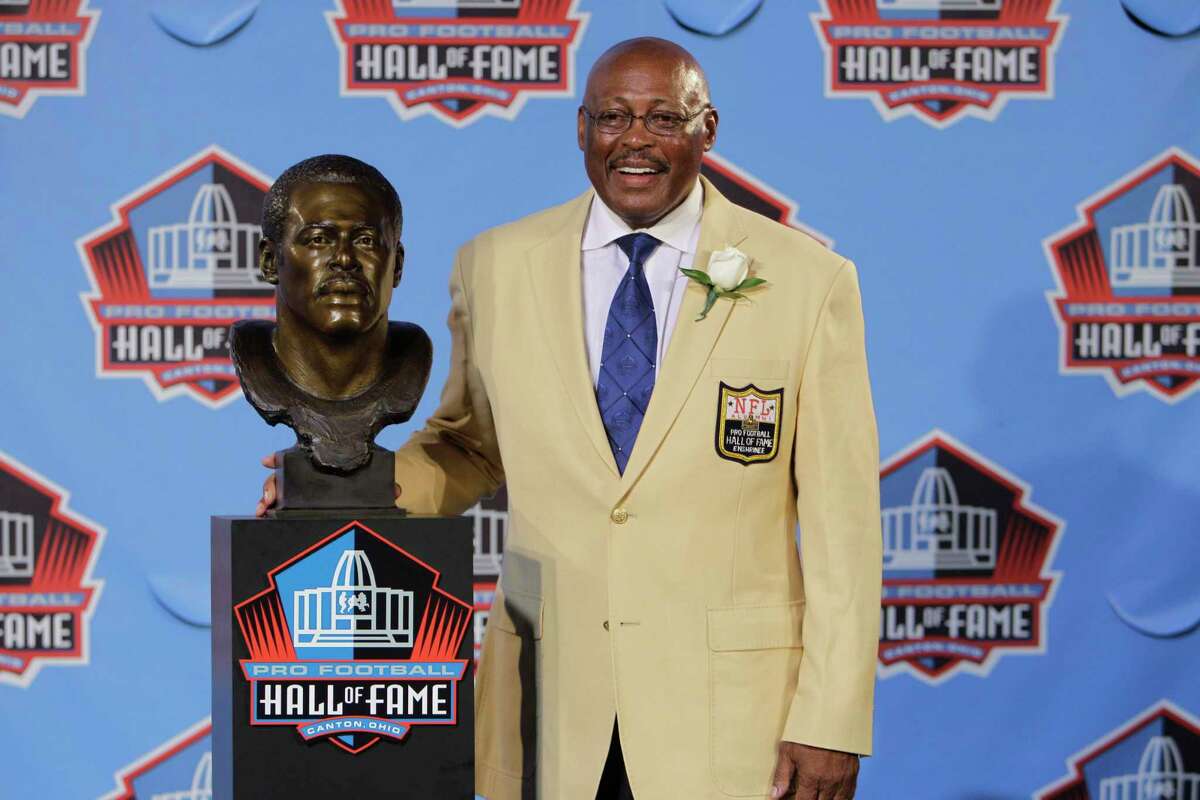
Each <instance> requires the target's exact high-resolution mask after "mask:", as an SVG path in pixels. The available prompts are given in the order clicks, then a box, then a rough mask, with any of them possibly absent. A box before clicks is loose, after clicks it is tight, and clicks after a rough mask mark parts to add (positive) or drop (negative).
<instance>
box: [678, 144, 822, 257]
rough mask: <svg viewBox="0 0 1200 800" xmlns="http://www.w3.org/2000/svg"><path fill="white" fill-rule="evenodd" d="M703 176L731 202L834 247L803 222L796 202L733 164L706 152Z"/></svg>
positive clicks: (702, 163)
mask: <svg viewBox="0 0 1200 800" xmlns="http://www.w3.org/2000/svg"><path fill="white" fill-rule="evenodd" d="M700 174H701V175H703V176H704V177H705V178H708V180H709V181H711V182H712V185H713V186H715V187H717V191H719V192H720V193H721V194H723V195H725V197H726V198H727V199H728V200H729V201H730V202H733V203H737V204H738V205H739V206H741V207H742V208H745V209H748V210H750V211H755V212H757V213H759V214H762V215H763V216H764V217H766V218H767V219H773V220H775V221H776V222H778V223H779V224H781V225H787V226H789V227H792V228H795V229H796V230H798V231H803V232H804V233H807V234H808V235H809V236H811V237H812V238H814V239H816V240H817V241H818V242H820V243H821V244H823V245H825V246H826V247H833V240H832V239H830V238H829V237H828V236H826V235H825V234H824V233H821V232H820V231H818V230H817V229H815V228H813V227H811V226H810V225H806V224H805V223H803V222H801V221H800V217H799V216H797V206H796V202H795V201H794V200H792V199H791V198H790V197H788V196H786V195H785V194H783V192H781V191H779V190H778V189H776V188H774V187H773V186H770V185H769V184H767V183H765V182H764V181H762V180H760V179H758V178H756V177H755V176H753V175H751V174H750V173H749V172H746V171H745V170H743V169H741V168H740V167H738V166H737V165H736V164H734V163H733V162H732V161H729V160H728V159H725V158H723V157H721V156H719V155H717V154H716V153H713V152H709V153H705V154H704V160H703V161H701V162H700Z"/></svg>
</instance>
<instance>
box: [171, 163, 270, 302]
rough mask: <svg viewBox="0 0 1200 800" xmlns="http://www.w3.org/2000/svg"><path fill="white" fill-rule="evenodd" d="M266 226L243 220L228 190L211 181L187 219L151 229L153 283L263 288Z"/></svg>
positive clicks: (199, 192) (201, 190)
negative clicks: (260, 257)
mask: <svg viewBox="0 0 1200 800" xmlns="http://www.w3.org/2000/svg"><path fill="white" fill-rule="evenodd" d="M260 239H262V229H261V228H260V227H259V225H258V223H256V222H238V218H237V209H236V208H235V207H234V205H233V198H232V197H230V196H229V190H228V189H226V188H225V186H224V185H223V184H220V183H206V184H204V185H202V186H201V187H200V188H199V189H197V190H196V198H195V199H194V200H192V207H191V209H190V210H189V211H188V217H187V221H186V222H174V223H168V224H166V225H155V226H152V227H151V228H150V246H149V248H148V249H149V254H150V284H151V286H153V287H155V288H164V289H262V288H264V287H267V286H269V284H267V282H266V281H264V280H263V279H262V277H261V276H260V275H259V272H258V266H257V264H256V261H257V258H258V243H259V240H260Z"/></svg>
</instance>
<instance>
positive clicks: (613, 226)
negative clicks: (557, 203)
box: [582, 180, 704, 253]
mask: <svg viewBox="0 0 1200 800" xmlns="http://www.w3.org/2000/svg"><path fill="white" fill-rule="evenodd" d="M703 211H704V188H703V187H702V186H701V185H700V181H699V180H697V181H696V185H695V186H693V187H692V191H691V192H689V193H688V196H687V197H686V198H684V200H683V202H682V203H680V204H679V205H677V206H676V207H675V208H674V209H672V210H671V213H669V214H667V215H666V216H665V217H663V218H662V219H660V220H659V221H658V222H657V223H655V224H654V225H653V226H651V227H649V228H638V229H637V230H639V231H645V232H646V233H648V234H650V235H651V236H653V237H654V238H655V239H658V240H659V241H660V242H662V243H664V244H667V245H669V246H671V247H673V248H675V249H676V250H678V251H680V252H681V253H690V252H692V251H694V250H695V249H696V243H697V235H696V234H697V231H698V230H699V228H700V215H701V213H702V212H703ZM633 232H634V229H633V228H630V227H629V226H628V225H627V224H625V220H623V219H621V218H620V217H619V216H617V214H616V213H615V212H614V211H613V210H612V209H611V208H609V207H608V206H607V205H605V204H604V201H603V200H601V199H600V195H598V194H597V195H594V196H593V197H592V206H591V208H590V209H589V210H588V219H587V225H586V226H585V227H584V231H583V246H582V249H584V250H599V249H601V248H604V247H607V246H608V245H610V244H612V243H613V242H615V241H616V240H617V239H619V238H621V237H622V236H624V235H626V234H629V233H633Z"/></svg>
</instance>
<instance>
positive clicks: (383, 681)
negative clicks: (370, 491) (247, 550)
mask: <svg viewBox="0 0 1200 800" xmlns="http://www.w3.org/2000/svg"><path fill="white" fill-rule="evenodd" d="M439 577H440V574H439V573H438V571H437V570H435V569H433V568H432V567H430V566H429V565H427V564H425V563H424V562H422V561H420V560H418V559H417V558H415V557H414V556H412V555H410V554H409V553H407V552H405V551H404V550H402V549H401V548H399V547H397V546H396V545H394V544H392V543H391V542H389V541H387V540H386V539H384V538H383V537H381V536H380V535H379V534H377V533H375V532H374V531H372V530H371V529H370V528H367V527H366V526H365V525H363V524H362V523H359V522H352V523H350V524H349V525H346V526H345V527H343V528H341V529H339V530H337V531H335V532H334V533H332V534H330V535H329V536H327V537H326V538H324V539H323V540H321V541H320V542H318V543H316V544H314V545H313V546H312V547H310V548H308V549H307V550H304V551H303V552H301V553H299V554H297V555H296V556H294V557H293V558H291V559H290V560H288V561H286V562H285V563H283V564H281V565H279V566H278V567H276V568H275V569H273V570H271V572H270V586H269V588H267V589H265V590H264V591H262V592H260V593H259V594H257V595H255V596H254V597H252V598H250V599H249V600H246V601H244V602H242V603H239V604H238V605H237V606H236V607H235V608H234V614H235V616H236V618H237V623H238V626H239V628H240V629H241V632H242V638H243V640H244V641H245V643H246V647H247V649H248V650H249V652H250V658H248V659H243V660H242V662H241V664H242V672H243V674H244V676H245V678H246V680H247V681H249V682H250V686H251V690H250V702H251V709H250V724H251V725H256V726H258V725H285V726H291V727H293V728H295V729H296V731H297V733H298V734H299V735H300V737H301V738H302V739H303V740H304V741H313V740H317V739H327V740H328V741H331V742H333V743H334V744H335V745H337V746H339V747H341V748H342V749H344V750H346V751H348V752H350V753H361V752H362V751H363V750H365V749H367V748H368V747H371V746H372V745H374V744H375V743H376V742H378V741H379V740H380V738H383V737H386V738H389V739H393V740H396V741H399V740H401V739H403V738H404V737H405V736H407V735H408V733H409V731H410V730H411V729H412V728H414V727H417V726H421V725H455V724H457V722H458V683H459V681H460V680H461V679H462V677H463V675H465V674H466V669H467V663H468V662H467V661H466V660H460V659H459V658H458V651H459V647H460V645H461V644H462V641H463V639H464V638H465V636H466V634H467V630H468V627H469V626H470V624H471V605H470V604H468V603H466V602H464V601H462V600H459V599H458V598H456V597H453V596H452V595H450V594H448V593H446V592H445V591H443V590H442V589H440V588H438V585H437V584H438V580H439Z"/></svg>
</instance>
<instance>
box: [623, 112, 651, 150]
mask: <svg viewBox="0 0 1200 800" xmlns="http://www.w3.org/2000/svg"><path fill="white" fill-rule="evenodd" d="M653 141H654V134H652V133H651V132H650V131H648V130H647V129H646V118H645V117H644V116H643V117H638V118H637V119H631V120H630V121H629V128H628V129H626V131H625V132H624V133H622V134H621V144H623V145H625V146H626V147H628V148H631V149H635V148H639V147H648V146H649V145H650V144H651V142H653Z"/></svg>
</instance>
